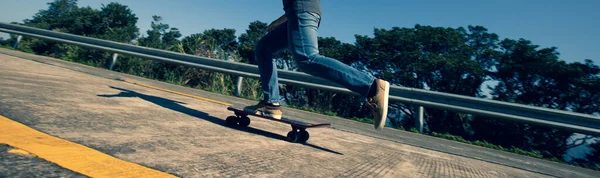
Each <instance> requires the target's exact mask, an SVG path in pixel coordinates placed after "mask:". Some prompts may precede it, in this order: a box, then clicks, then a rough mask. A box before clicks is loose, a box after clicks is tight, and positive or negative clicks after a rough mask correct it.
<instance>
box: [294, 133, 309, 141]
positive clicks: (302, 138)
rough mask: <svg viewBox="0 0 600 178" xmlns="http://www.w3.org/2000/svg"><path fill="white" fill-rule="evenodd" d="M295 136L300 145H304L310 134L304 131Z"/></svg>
mask: <svg viewBox="0 0 600 178" xmlns="http://www.w3.org/2000/svg"><path fill="white" fill-rule="evenodd" d="M296 135H298V141H299V142H300V143H305V142H306V141H308V138H310V134H308V132H307V131H306V130H300V132H298V133H297V134H296Z"/></svg>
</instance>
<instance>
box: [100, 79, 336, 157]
mask: <svg viewBox="0 0 600 178" xmlns="http://www.w3.org/2000/svg"><path fill="white" fill-rule="evenodd" d="M110 88H112V89H116V90H120V91H121V92H120V93H118V94H112V95H97V96H100V97H106V98H113V97H138V98H140V99H143V100H146V101H148V102H151V103H154V104H156V105H158V106H161V107H164V108H167V109H170V110H173V111H177V112H181V113H184V114H187V115H190V116H193V117H196V118H200V119H203V120H206V121H208V122H211V123H213V124H217V125H220V126H223V127H227V126H225V119H219V118H216V117H213V116H211V115H209V114H208V113H205V112H202V111H198V110H195V109H191V108H188V107H185V106H183V105H182V104H186V103H183V102H179V101H174V100H170V99H166V98H161V97H157V96H151V95H145V94H142V93H138V92H135V91H131V90H127V89H123V88H118V87H113V86H110ZM227 128H231V127H227ZM231 129H233V128H231ZM236 130H239V131H244V132H247V133H252V134H257V135H262V136H265V137H268V138H273V139H278V140H286V137H285V136H283V135H279V134H275V133H272V132H268V131H264V130H259V129H255V128H252V127H246V128H240V129H236ZM303 145H305V146H308V147H312V148H314V149H318V150H321V151H325V152H329V153H333V154H338V155H344V154H342V153H340V152H337V151H334V150H330V149H327V148H323V147H320V146H316V145H312V144H310V143H304V144H303Z"/></svg>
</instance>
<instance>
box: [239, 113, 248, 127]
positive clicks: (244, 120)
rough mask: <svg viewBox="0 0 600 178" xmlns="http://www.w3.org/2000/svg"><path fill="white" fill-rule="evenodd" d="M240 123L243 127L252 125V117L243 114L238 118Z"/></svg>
mask: <svg viewBox="0 0 600 178" xmlns="http://www.w3.org/2000/svg"><path fill="white" fill-rule="evenodd" d="M238 123H239V124H240V126H241V127H248V126H249V125H250V118H249V117H248V116H242V117H240V118H239V119H238Z"/></svg>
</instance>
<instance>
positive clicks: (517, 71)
mask: <svg viewBox="0 0 600 178" xmlns="http://www.w3.org/2000/svg"><path fill="white" fill-rule="evenodd" d="M500 46H501V55H500V56H499V57H498V58H497V64H496V65H495V69H496V70H497V71H496V72H493V73H491V75H490V76H491V77H492V78H494V79H495V80H497V81H498V82H499V83H498V85H497V86H496V87H495V88H493V91H492V94H493V96H494V98H493V99H495V100H501V101H507V102H513V103H520V104H526V105H532V106H540V107H546V108H551V109H559V110H571V111H578V112H583V113H586V114H594V113H598V112H599V111H600V109H599V108H598V107H595V108H594V106H598V104H599V103H600V96H598V95H599V94H598V92H597V91H598V87H599V85H598V74H599V70H598V66H595V65H593V63H592V62H591V61H590V60H588V61H586V63H585V64H582V63H572V64H567V63H565V62H564V61H559V60H558V55H559V54H558V52H557V51H556V48H554V47H552V48H542V49H538V48H539V46H538V45H534V44H532V43H531V42H530V41H527V40H524V39H520V40H518V41H516V40H510V39H505V40H503V41H502V42H500ZM471 125H472V128H473V131H474V132H475V135H474V137H475V139H484V140H487V141H488V142H491V143H494V144H500V145H502V146H504V147H512V146H515V147H519V148H523V149H526V150H540V151H542V155H543V156H545V157H556V158H559V159H562V155H563V154H564V153H565V152H566V150H568V149H569V148H571V147H574V146H577V144H568V139H569V138H570V137H571V136H572V134H573V133H572V132H569V131H564V130H558V129H552V128H548V127H545V126H536V125H531V124H524V123H515V122H509V121H504V120H497V119H492V118H485V117H477V119H475V120H474V121H473V122H472V123H471ZM490 128H494V129H490Z"/></svg>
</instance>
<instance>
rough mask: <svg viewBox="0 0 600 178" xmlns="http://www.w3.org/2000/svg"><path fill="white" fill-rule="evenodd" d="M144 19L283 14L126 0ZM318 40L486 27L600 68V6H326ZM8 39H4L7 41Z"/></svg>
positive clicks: (460, 0)
mask: <svg viewBox="0 0 600 178" xmlns="http://www.w3.org/2000/svg"><path fill="white" fill-rule="evenodd" d="M50 1H51V0H3V1H2V2H1V3H0V4H2V6H0V21H1V22H12V21H19V22H21V21H22V20H23V19H26V18H31V16H32V15H33V14H35V13H36V12H37V11H38V10H40V9H46V8H47V5H46V3H47V2H50ZM113 1H116V0H80V1H79V6H80V7H81V6H91V7H93V8H100V6H101V4H103V3H104V4H108V3H109V2H113ZM118 2H119V3H121V4H125V5H127V6H129V7H130V8H131V9H132V10H133V12H134V13H135V14H136V15H137V16H138V17H139V21H138V27H140V29H141V32H143V33H145V31H146V30H147V29H148V27H149V26H150V25H149V24H150V21H151V20H152V15H160V16H162V17H163V19H164V23H167V24H169V25H171V26H172V27H177V28H179V29H180V31H181V32H182V34H183V35H184V36H185V35H189V34H193V33H199V32H202V31H204V30H206V29H210V28H217V29H222V28H234V29H236V30H237V34H238V35H239V34H241V33H243V32H244V31H245V30H246V28H247V26H248V24H249V22H251V21H255V20H259V21H263V22H271V21H272V20H273V19H275V18H277V17H279V16H280V15H281V14H282V13H283V9H282V6H281V0H119V1H118ZM322 3H323V13H324V14H323V20H322V23H321V25H322V26H321V29H320V32H319V35H320V36H322V37H335V38H337V39H338V40H341V41H342V42H346V43H353V42H354V35H355V34H360V35H369V36H372V33H373V29H374V28H385V29H389V28H391V27H396V26H397V27H409V28H410V27H414V25H415V24H421V25H431V26H441V27H452V28H456V27H460V26H462V27H466V26H468V25H481V26H484V27H486V28H488V30H489V31H490V32H493V33H496V34H498V35H500V37H501V38H511V39H518V38H524V39H528V40H531V41H532V42H533V43H534V44H538V45H540V46H542V47H551V46H556V47H558V51H559V52H560V53H561V60H565V61H568V62H574V61H583V59H593V60H594V62H595V64H597V65H599V64H600V50H599V49H600V35H599V34H598V31H600V29H599V27H600V23H599V21H598V19H600V11H599V9H600V1H595V0H578V1H564V0H563V1H558V0H526V1H522V0H502V1H499V0H494V1H492V0H486V1H475V0H471V1H467V0H453V1H448V0H373V1H366V0H323V1H322ZM0 36H2V37H6V35H5V34H2V35H0Z"/></svg>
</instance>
